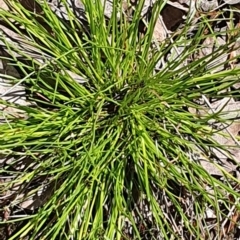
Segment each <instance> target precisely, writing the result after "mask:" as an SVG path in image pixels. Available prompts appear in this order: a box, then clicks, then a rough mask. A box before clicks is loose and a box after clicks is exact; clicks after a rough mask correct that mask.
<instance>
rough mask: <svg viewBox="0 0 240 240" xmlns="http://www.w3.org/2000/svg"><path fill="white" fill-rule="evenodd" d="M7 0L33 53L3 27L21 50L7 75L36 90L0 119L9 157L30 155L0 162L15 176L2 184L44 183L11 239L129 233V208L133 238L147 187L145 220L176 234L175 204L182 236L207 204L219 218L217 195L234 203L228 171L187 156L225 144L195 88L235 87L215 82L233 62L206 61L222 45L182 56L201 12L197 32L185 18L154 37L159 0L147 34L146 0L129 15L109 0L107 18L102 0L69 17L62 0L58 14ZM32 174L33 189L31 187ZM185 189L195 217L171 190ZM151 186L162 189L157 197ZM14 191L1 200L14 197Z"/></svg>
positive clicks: (1, 142) (211, 93)
mask: <svg viewBox="0 0 240 240" xmlns="http://www.w3.org/2000/svg"><path fill="white" fill-rule="evenodd" d="M9 2H10V3H9V4H10V5H11V6H12V7H13V9H14V12H10V11H9V12H6V11H1V16H2V18H3V20H4V21H5V22H6V23H8V24H9V25H11V26H12V27H13V28H14V29H15V31H16V32H18V33H19V34H20V35H21V36H22V38H23V41H24V42H25V44H27V45H29V46H31V47H32V48H35V49H38V53H37V57H36V56H33V55H31V54H30V53H26V52H25V51H24V50H22V49H20V47H18V46H14V45H11V44H8V43H7V40H6V39H5V38H3V37H2V40H3V41H5V44H7V46H8V49H9V50H10V51H13V50H14V51H16V52H18V54H19V55H20V56H21V57H19V58H16V57H14V56H13V55H12V56H11V57H10V59H11V61H12V63H13V64H14V65H17V66H18V68H19V70H20V71H21V73H22V76H23V78H22V79H14V81H15V82H18V83H22V84H25V85H26V88H27V89H28V94H29V95H28V97H29V99H31V100H32V101H34V102H36V104H34V105H32V106H19V105H16V106H15V107H17V108H19V109H21V110H24V111H25V112H26V115H27V118H25V119H19V118H13V117H11V116H9V117H8V121H7V122H6V123H4V124H1V125H0V152H1V153H3V154H5V155H6V154H8V155H9V156H13V157H14V159H15V160H14V162H13V163H12V166H14V164H18V163H19V162H20V161H21V159H22V157H23V156H24V157H25V158H28V159H30V161H31V164H30V165H29V166H26V167H25V169H24V170H21V169H20V170H16V169H15V170H14V171H13V172H12V171H11V168H10V167H6V168H5V169H2V170H1V172H2V174H3V173H4V174H7V175H12V176H14V178H12V181H10V182H8V183H7V184H6V185H4V188H3V189H4V191H5V190H6V189H11V188H12V186H13V185H14V184H20V185H21V186H22V187H21V189H22V191H25V192H26V193H27V196H25V197H24V199H28V198H29V197H30V196H31V195H33V194H34V193H36V192H37V191H40V190H42V189H43V186H45V187H46V188H48V189H49V188H50V189H51V191H50V196H48V197H47V199H46V201H44V200H42V201H43V202H44V204H43V205H42V206H41V207H40V208H39V209H37V211H35V212H34V213H31V214H30V215H29V216H27V217H18V218H17V221H23V220H25V221H24V225H23V226H22V228H21V229H20V230H19V231H17V232H16V233H15V235H14V236H12V237H11V238H10V239H20V236H21V237H23V236H26V235H27V236H29V239H130V237H128V236H127V235H126V233H125V232H124V224H126V219H128V221H130V222H131V224H132V227H133V237H132V239H143V235H142V232H141V229H140V228H139V224H138V223H137V222H136V220H135V218H134V215H133V207H134V206H135V205H134V203H135V204H137V203H138V202H140V201H142V200H143V199H144V201H145V202H147V204H148V205H149V208H150V210H151V212H152V214H153V216H152V222H153V225H152V228H157V229H158V233H161V237H162V239H170V238H171V236H172V237H174V239H177V238H178V237H179V236H178V233H177V231H176V229H175V227H174V225H173V220H172V217H173V216H174V217H175V221H179V222H180V221H181V224H182V226H183V227H184V229H185V231H186V232H187V234H188V235H187V236H190V235H192V236H195V237H196V239H201V237H200V236H201V234H203V232H202V231H203V230H202V224H203V225H204V213H205V211H206V209H207V208H211V209H213V211H215V212H216V214H217V221H219V223H220V221H221V219H222V218H223V217H224V216H225V215H224V213H223V212H222V211H221V209H220V202H219V201H218V200H222V201H225V203H226V205H231V204H232V203H231V202H230V201H229V200H228V198H226V192H227V193H230V194H231V195H232V196H233V197H234V198H237V197H239V193H237V192H236V191H235V190H234V187H233V184H230V183H229V179H231V181H236V179H234V178H233V177H231V176H230V174H228V173H226V172H225V176H226V177H225V179H224V182H222V181H220V180H219V179H217V178H214V177H212V176H211V175H210V174H209V173H208V172H207V171H206V170H204V169H203V168H202V167H201V165H200V164H199V163H198V162H197V161H195V160H193V158H192V157H191V153H192V152H193V148H194V146H198V147H200V148H201V149H203V151H205V152H207V151H209V148H208V147H209V146H211V147H220V148H221V147H222V146H218V144H217V143H216V142H214V141H213V140H212V136H213V134H214V131H217V130H214V129H213V128H212V127H211V126H210V125H209V119H211V118H214V119H218V118H220V117H219V114H212V115H206V116H202V117H201V118H200V117H199V116H197V115H196V116H195V115H193V113H190V112H189V108H190V107H191V108H194V109H200V108H201V106H200V105H199V104H197V100H198V99H200V98H201V96H203V95H204V96H207V97H212V98H214V97H216V98H220V97H224V96H227V95H231V94H232V93H231V92H229V91H228V92H226V91H225V92H223V91H222V90H224V89H228V88H229V87H230V86H232V85H233V84H234V83H236V81H237V80H238V76H239V73H240V69H234V70H224V71H221V72H216V73H211V71H212V70H213V69H208V68H207V65H209V64H210V63H211V62H212V61H213V60H214V59H215V58H216V57H217V56H221V55H222V54H223V52H224V51H225V49H226V46H223V47H222V48H220V49H219V50H217V51H216V52H214V53H212V55H211V56H210V57H209V56H208V57H206V58H203V59H200V60H196V61H192V62H188V64H187V65H186V64H185V62H186V60H188V59H189V57H190V56H192V55H193V54H194V53H196V52H197V51H198V50H199V49H200V48H201V42H202V40H203V39H204V38H205V37H207V35H203V34H202V32H203V30H204V29H205V28H206V26H207V24H208V23H207V22H202V23H201V24H199V26H198V30H197V33H196V35H195V37H193V38H189V39H187V38H186V35H187V31H188V27H189V26H190V23H189V25H188V24H187V25H186V26H185V28H184V29H183V31H182V33H181V35H180V36H178V37H176V39H175V40H174V41H173V42H171V41H168V40H166V41H164V42H162V43H159V44H158V46H157V49H156V47H153V41H152V40H153V32H154V25H155V22H156V20H157V16H158V15H159V12H160V11H161V9H162V8H163V6H164V3H162V2H161V1H159V3H158V4H156V5H155V7H154V9H153V14H152V18H151V20H150V22H149V23H148V24H149V25H148V29H147V32H146V33H145V34H144V35H140V34H139V28H138V26H139V22H140V19H141V17H140V13H141V10H142V7H143V3H144V1H142V0H141V1H140V3H139V4H138V5H137V6H136V10H135V12H134V15H133V17H132V20H131V21H128V20H127V18H126V17H124V15H123V14H120V5H121V3H119V1H117V0H114V1H113V13H112V17H111V18H110V19H106V18H105V17H104V14H103V7H102V5H101V3H100V1H87V0H84V1H82V2H83V4H84V6H85V11H86V23H87V24H86V23H84V24H83V23H81V22H80V21H79V20H78V19H77V17H76V16H75V15H74V13H73V12H72V10H71V9H70V8H69V6H68V4H67V2H66V1H63V2H65V7H66V9H67V15H68V19H69V20H68V21H65V22H64V21H63V20H60V19H59V18H58V17H57V16H56V15H55V14H54V13H53V12H52V11H51V9H50V8H49V6H48V5H47V3H46V1H44V3H42V5H41V6H42V9H43V12H44V13H41V15H40V14H39V13H33V12H30V11H28V10H26V9H25V8H23V7H22V6H21V4H20V3H18V2H17V1H9ZM10 19H14V20H15V21H16V22H17V23H19V24H20V26H21V28H17V27H16V25H14V23H12V21H11V20H10ZM39 19H40V20H41V21H40V20H39ZM23 29H24V31H23ZM178 46H184V50H183V52H182V53H181V55H179V56H175V57H174V56H173V57H172V59H171V58H170V60H168V61H166V62H165V65H164V66H161V67H160V68H159V69H156V65H157V64H158V63H159V61H160V60H162V59H163V58H164V57H165V56H167V54H170V50H171V49H173V48H176V47H178ZM39 59H42V61H41V60H39ZM73 73H74V74H76V75H75V76H77V78H78V79H81V81H80V83H79V81H78V80H76V77H74V75H73ZM220 92H222V93H220ZM37 96H38V97H37ZM4 104H8V103H6V102H4ZM31 184H34V185H35V188H34V189H29V186H30V185H31ZM208 187H209V188H211V189H212V192H211V193H210V192H209V191H207V190H206V189H207V188H208ZM179 189H180V190H179ZM183 189H184V191H185V195H186V196H188V197H186V198H189V199H191V201H192V205H193V207H192V209H193V211H194V213H192V215H193V216H194V219H192V217H191V213H189V212H188V211H187V209H184V207H183V206H184V201H185V200H186V199H185V200H184V198H181V197H179V196H178V194H177V192H178V191H181V190H183ZM157 192H159V194H160V195H162V196H164V198H162V200H161V201H160V203H159V199H157V197H156V193H157ZM163 199H165V205H164V200H163ZM21 201H22V202H23V201H24V200H23V199H18V200H16V201H13V202H11V203H9V205H8V207H9V208H10V209H14V207H16V206H18V204H20V203H21ZM166 202H168V204H169V206H171V209H172V210H170V208H169V209H167V207H166V205H167V204H166ZM172 211H173V212H174V213H173V212H172ZM16 215H17V214H16ZM139 215H140V216H141V213H139ZM170 215H171V216H172V217H171V216H170ZM200 219H201V221H202V222H201V221H200ZM9 221H10V222H11V219H10V220H9ZM14 221H16V220H14ZM142 222H143V223H144V219H143V220H142ZM193 222H194V223H193ZM145 228H146V226H145ZM151 230H152V229H151V227H150V229H149V232H150V233H149V234H151ZM205 234H206V233H205ZM158 235H160V234H158ZM149 239H154V235H152V236H150V238H149ZM171 239H172V238H171Z"/></svg>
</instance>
